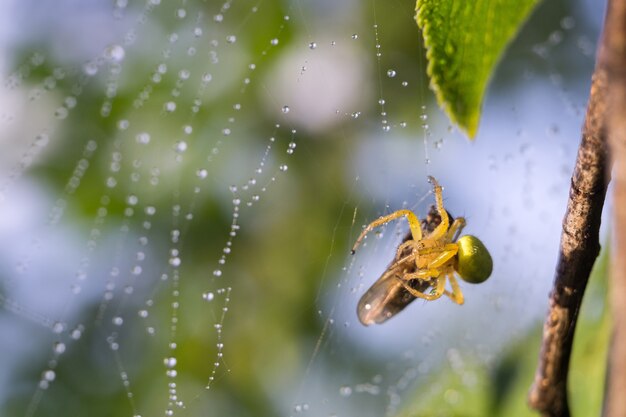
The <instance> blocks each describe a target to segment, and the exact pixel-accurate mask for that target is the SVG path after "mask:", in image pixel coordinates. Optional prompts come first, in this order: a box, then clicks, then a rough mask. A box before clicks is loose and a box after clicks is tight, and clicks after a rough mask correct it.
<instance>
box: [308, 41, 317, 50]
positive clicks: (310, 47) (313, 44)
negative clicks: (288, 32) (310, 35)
mask: <svg viewBox="0 0 626 417" xmlns="http://www.w3.org/2000/svg"><path fill="white" fill-rule="evenodd" d="M315 48H317V43H316V42H310V43H309V49H315Z"/></svg>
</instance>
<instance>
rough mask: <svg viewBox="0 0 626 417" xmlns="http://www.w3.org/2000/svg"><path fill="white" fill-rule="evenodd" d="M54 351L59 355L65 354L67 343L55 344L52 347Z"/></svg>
mask: <svg viewBox="0 0 626 417" xmlns="http://www.w3.org/2000/svg"><path fill="white" fill-rule="evenodd" d="M52 350H53V351H54V353H56V354H57V355H60V354H62V353H63V352H65V343H63V342H55V343H54V345H53V346H52Z"/></svg>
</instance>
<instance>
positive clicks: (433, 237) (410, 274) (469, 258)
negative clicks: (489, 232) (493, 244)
mask: <svg viewBox="0 0 626 417" xmlns="http://www.w3.org/2000/svg"><path fill="white" fill-rule="evenodd" d="M429 181H430V182H431V183H432V184H433V188H434V193H435V200H436V206H434V207H431V209H430V211H429V213H428V216H427V217H426V219H425V220H424V221H422V222H421V223H420V221H419V219H418V218H417V216H416V215H415V214H414V213H413V212H411V211H409V210H398V211H396V212H394V213H391V214H389V215H387V216H382V217H380V218H379V219H377V220H375V221H373V222H372V223H370V224H369V225H368V226H367V227H365V229H363V232H362V233H361V235H360V236H359V238H358V239H357V241H356V243H355V244H354V247H353V250H352V252H353V253H354V251H355V250H356V248H357V247H358V246H359V244H360V243H361V241H362V240H363V238H364V237H365V235H366V234H367V233H368V232H370V231H371V230H372V229H374V228H376V227H378V226H381V225H383V224H385V223H388V222H389V221H391V220H394V219H397V218H399V217H406V218H407V220H408V222H409V227H410V229H411V230H410V232H409V233H408V234H407V236H406V237H405V239H404V240H403V241H402V243H400V245H399V246H398V249H397V250H396V255H395V257H394V259H393V261H392V262H391V263H390V264H389V266H388V267H387V270H386V271H385V272H384V273H383V274H382V275H381V277H380V278H379V279H378V280H377V281H376V282H375V283H374V285H372V287H371V288H370V289H368V290H367V291H366V292H365V294H364V295H363V297H361V300H360V301H359V304H358V307H357V313H358V316H359V320H360V321H361V323H363V324H364V325H366V326H367V325H370V324H372V323H383V322H384V321H386V320H387V319H389V318H390V317H393V316H394V315H395V314H397V313H398V312H400V311H401V310H402V309H404V307H406V306H407V305H408V304H409V303H411V302H412V301H413V300H414V299H415V298H423V299H425V300H436V299H438V298H440V297H441V296H442V295H444V294H445V295H447V296H448V297H450V298H451V299H452V300H453V301H454V302H455V303H457V304H463V302H464V298H463V293H462V292H461V289H460V287H459V284H458V282H457V280H456V278H455V275H459V276H460V277H461V278H462V279H463V280H464V281H467V282H470V283H480V282H483V281H485V280H486V279H487V278H489V276H490V275H491V271H492V269H493V262H492V259H491V256H490V255H489V251H488V250H487V248H486V247H485V245H484V244H483V243H482V242H481V241H480V240H479V239H478V238H477V237H475V236H472V235H464V236H461V237H459V235H460V234H461V231H462V229H463V227H464V226H465V219H464V218H463V217H457V218H456V219H455V218H453V217H452V216H451V215H450V214H449V213H448V212H447V211H446V210H445V208H444V207H443V197H442V189H441V186H440V185H439V184H438V183H437V181H436V180H435V179H434V178H433V177H429ZM446 282H449V283H450V290H447V289H446Z"/></svg>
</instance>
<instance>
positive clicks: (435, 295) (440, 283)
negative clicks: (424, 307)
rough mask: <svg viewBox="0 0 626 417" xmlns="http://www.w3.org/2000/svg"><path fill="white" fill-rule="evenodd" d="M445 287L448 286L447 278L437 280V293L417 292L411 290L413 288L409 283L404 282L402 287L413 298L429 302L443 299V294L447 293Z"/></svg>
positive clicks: (413, 289)
mask: <svg viewBox="0 0 626 417" xmlns="http://www.w3.org/2000/svg"><path fill="white" fill-rule="evenodd" d="M445 285H446V280H445V278H444V279H439V280H437V286H436V287H435V291H434V292H433V293H431V294H425V293H423V292H421V291H418V290H416V289H415V288H411V286H410V285H409V284H408V283H407V282H405V281H403V282H402V286H403V287H404V289H405V290H407V291H408V292H409V293H410V294H411V295H412V296H414V297H416V298H423V299H424V300H427V301H433V300H436V299H437V298H439V297H441V296H442V295H443V293H444V292H445Z"/></svg>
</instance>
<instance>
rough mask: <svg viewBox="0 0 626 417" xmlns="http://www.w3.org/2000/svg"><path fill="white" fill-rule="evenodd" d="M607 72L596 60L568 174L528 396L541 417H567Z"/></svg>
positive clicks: (596, 193)
mask: <svg viewBox="0 0 626 417" xmlns="http://www.w3.org/2000/svg"><path fill="white" fill-rule="evenodd" d="M607 86H608V83H607V72H606V69H605V68H604V66H603V64H602V62H601V60H600V59H599V58H598V59H597V60H596V68H595V71H594V73H593V76H592V82H591V91H590V96H589V102H588V104H587V113H586V115H585V124H584V127H583V133H582V141H581V143H580V146H579V148H578V156H577V159H576V166H575V168H574V173H573V175H572V180H571V186H570V193H569V201H568V205H567V211H566V213H565V218H564V219H563V230H562V234H561V245H560V250H559V258H558V262H557V267H556V271H555V277H554V285H553V288H552V291H551V293H550V299H549V311H548V314H547V317H546V321H545V323H544V327H543V342H542V346H541V354H540V358H539V364H538V366H537V370H536V373H535V380H534V383H533V386H532V387H531V390H530V392H529V395H528V402H529V404H530V406H531V407H533V408H534V409H536V410H537V411H539V412H540V413H541V415H542V416H550V417H567V416H569V415H570V413H569V406H568V402H567V375H568V369H569V359H570V355H571V350H572V342H573V339H574V330H575V328H576V320H577V318H578V311H579V309H580V305H581V303H582V298H583V294H584V292H585V288H586V286H587V281H588V280H589V274H590V273H591V269H592V267H593V264H594V262H595V260H596V258H597V256H598V254H599V252H600V243H599V229H600V217H601V214H602V207H603V205H604V199H605V195H606V188H607V183H608V178H607V172H608V170H607V162H608V161H607V159H608V155H607V145H606V136H605V113H606V101H605V100H606V92H607Z"/></svg>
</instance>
